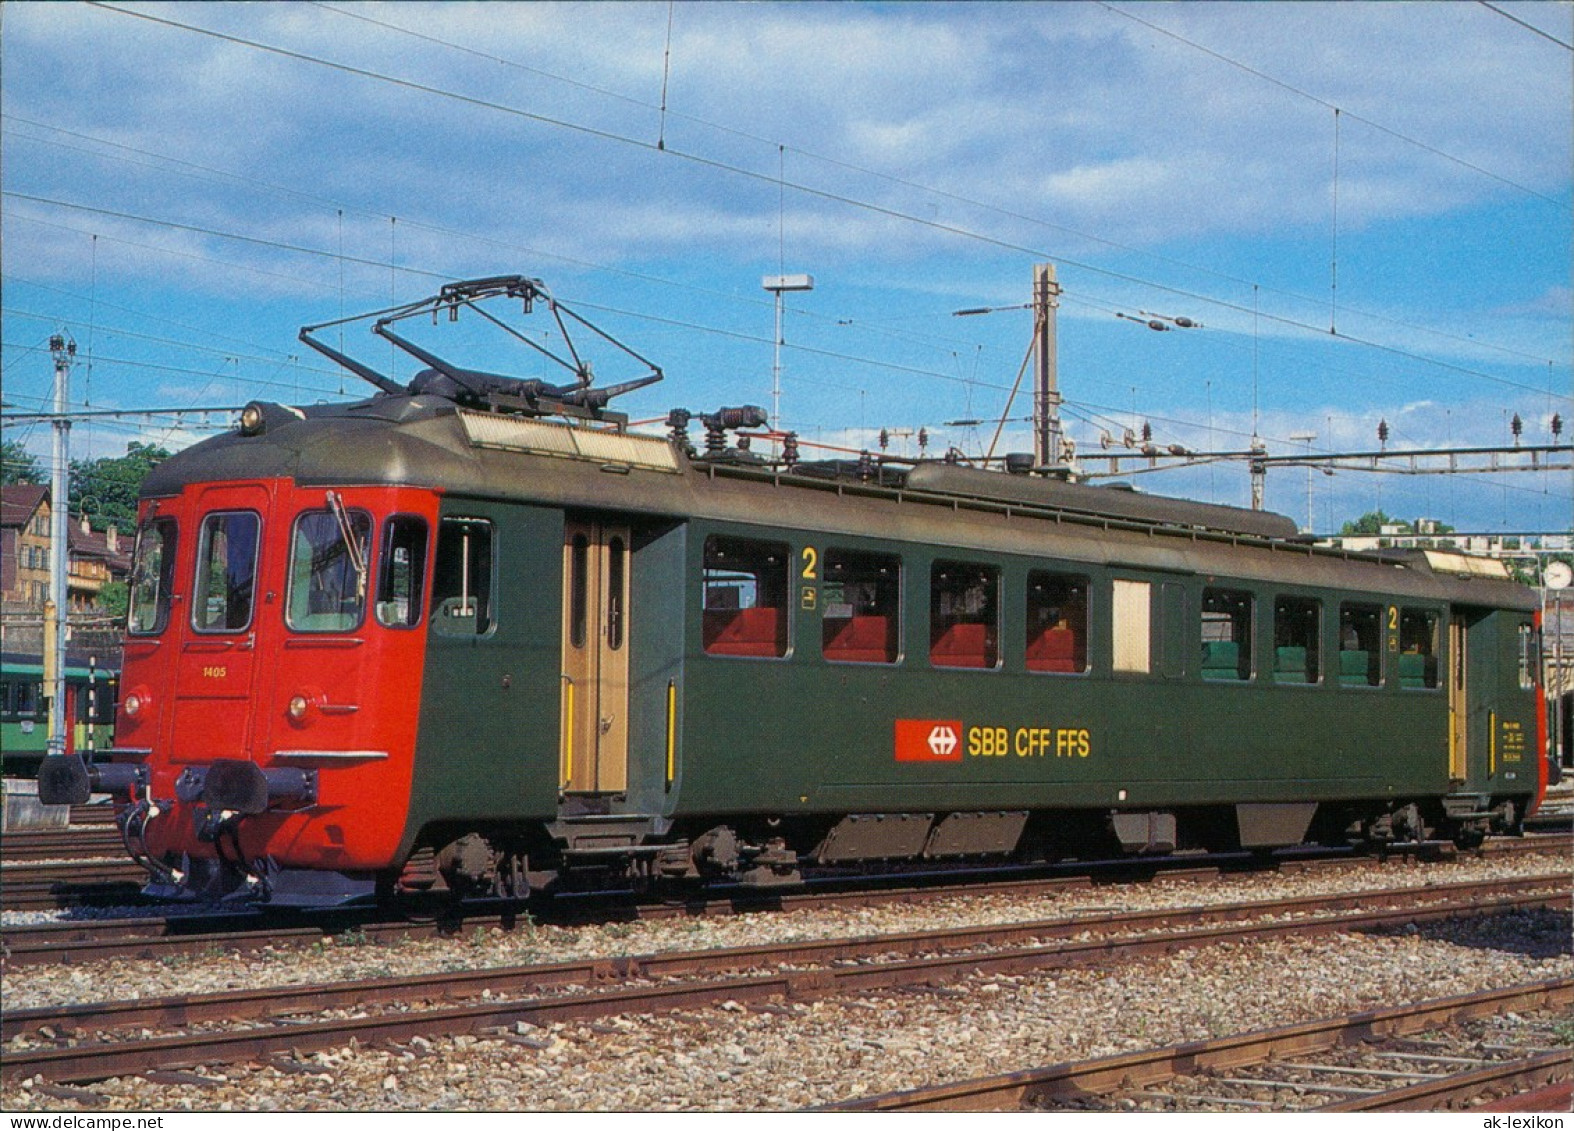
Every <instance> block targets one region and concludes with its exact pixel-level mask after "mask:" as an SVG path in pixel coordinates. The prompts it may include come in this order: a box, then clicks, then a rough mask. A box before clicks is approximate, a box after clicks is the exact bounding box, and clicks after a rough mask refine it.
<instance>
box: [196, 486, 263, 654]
mask: <svg viewBox="0 0 1574 1131" xmlns="http://www.w3.org/2000/svg"><path fill="white" fill-rule="evenodd" d="M261 526H262V521H261V519H259V518H258V517H257V516H256V515H255V514H252V513H251V512H250V511H224V512H215V513H213V514H210V515H208V516H207V517H206V518H205V519H203V520H202V536H201V538H200V540H199V541H198V543H197V583H196V586H195V591H194V594H193V597H192V602H191V605H192V608H191V626H192V627H193V628H194V629H196V630H197V631H198V632H240V631H242V630H244V629H245V628H246V627H247V626H249V625H250V624H251V609H252V598H253V595H254V591H255V589H256V582H257V535H258V532H259V530H260V528H261Z"/></svg>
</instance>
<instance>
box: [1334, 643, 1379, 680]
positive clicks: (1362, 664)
mask: <svg viewBox="0 0 1574 1131" xmlns="http://www.w3.org/2000/svg"><path fill="white" fill-rule="evenodd" d="M1371 673H1372V654H1371V653H1370V652H1356V651H1349V650H1341V651H1340V653H1339V682H1340V683H1374V684H1375V683H1376V680H1374V679H1372V677H1371Z"/></svg>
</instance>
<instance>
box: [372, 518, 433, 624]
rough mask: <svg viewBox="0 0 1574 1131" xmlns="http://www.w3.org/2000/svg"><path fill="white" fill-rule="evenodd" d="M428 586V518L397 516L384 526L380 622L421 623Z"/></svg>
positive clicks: (379, 569)
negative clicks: (425, 592)
mask: <svg viewBox="0 0 1574 1131" xmlns="http://www.w3.org/2000/svg"><path fill="white" fill-rule="evenodd" d="M425 587H426V519H424V518H422V517H421V516H420V515H414V514H396V515H394V516H393V517H391V518H390V519H388V520H387V521H386V522H384V523H383V556H382V561H381V562H379V563H378V566H377V604H376V609H377V622H378V623H379V624H385V625H387V626H388V627H390V628H412V627H414V626H415V625H418V624H420V623H421V608H422V605H423V601H422V600H421V598H422V595H423V590H424V589H425Z"/></svg>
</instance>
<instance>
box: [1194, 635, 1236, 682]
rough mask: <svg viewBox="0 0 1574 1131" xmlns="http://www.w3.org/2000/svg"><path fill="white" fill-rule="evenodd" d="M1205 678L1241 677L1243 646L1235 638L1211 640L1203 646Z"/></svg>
mask: <svg viewBox="0 0 1574 1131" xmlns="http://www.w3.org/2000/svg"><path fill="white" fill-rule="evenodd" d="M1202 678H1203V679H1240V678H1241V646H1240V645H1239V644H1237V643H1235V642H1234V641H1233V640H1209V641H1205V642H1204V643H1203V646H1202Z"/></svg>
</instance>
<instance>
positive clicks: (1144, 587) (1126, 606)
mask: <svg viewBox="0 0 1574 1131" xmlns="http://www.w3.org/2000/svg"><path fill="white" fill-rule="evenodd" d="M1111 597H1112V599H1111V602H1110V605H1111V608H1110V613H1111V619H1112V622H1113V623H1112V627H1113V629H1114V639H1115V670H1116V671H1118V672H1143V673H1145V672H1150V671H1152V670H1153V651H1152V635H1153V585H1152V583H1151V582H1147V581H1127V580H1125V579H1123V578H1116V579H1115V581H1114V584H1113V586H1112V589H1111Z"/></svg>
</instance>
